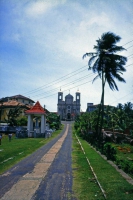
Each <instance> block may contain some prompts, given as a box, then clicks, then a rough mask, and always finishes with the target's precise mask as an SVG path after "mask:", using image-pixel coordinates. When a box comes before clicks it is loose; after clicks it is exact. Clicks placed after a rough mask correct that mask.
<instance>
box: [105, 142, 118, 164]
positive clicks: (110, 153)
mask: <svg viewBox="0 0 133 200" xmlns="http://www.w3.org/2000/svg"><path fill="white" fill-rule="evenodd" d="M103 152H104V154H105V155H106V157H107V159H108V160H112V161H115V160H116V153H117V152H116V149H115V147H113V146H112V145H111V143H106V144H105V145H104V149H103Z"/></svg>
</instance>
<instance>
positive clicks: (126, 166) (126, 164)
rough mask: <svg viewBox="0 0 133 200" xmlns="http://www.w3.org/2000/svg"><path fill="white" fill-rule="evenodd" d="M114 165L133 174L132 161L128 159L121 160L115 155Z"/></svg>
mask: <svg viewBox="0 0 133 200" xmlns="http://www.w3.org/2000/svg"><path fill="white" fill-rule="evenodd" d="M115 163H116V165H117V166H118V167H119V168H121V169H122V170H123V171H124V172H126V173H129V174H133V163H132V161H130V160H123V159H119V158H118V157H116V162H115Z"/></svg>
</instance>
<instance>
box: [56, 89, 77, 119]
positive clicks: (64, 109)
mask: <svg viewBox="0 0 133 200" xmlns="http://www.w3.org/2000/svg"><path fill="white" fill-rule="evenodd" d="M75 95H76V98H75V101H74V97H73V96H72V95H71V94H70V93H69V94H68V95H66V96H65V100H63V92H62V91H60V92H58V104H57V113H58V115H60V119H61V120H70V121H71V120H75V118H76V116H77V115H80V106H81V104H80V99H81V95H80V92H76V94H75Z"/></svg>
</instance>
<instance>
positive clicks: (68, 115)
mask: <svg viewBox="0 0 133 200" xmlns="http://www.w3.org/2000/svg"><path fill="white" fill-rule="evenodd" d="M67 120H68V121H70V120H71V114H70V113H67Z"/></svg>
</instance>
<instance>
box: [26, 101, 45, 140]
mask: <svg viewBox="0 0 133 200" xmlns="http://www.w3.org/2000/svg"><path fill="white" fill-rule="evenodd" d="M25 114H26V115H28V124H27V129H28V137H36V136H35V134H41V135H44V134H45V130H46V111H45V110H44V108H43V107H42V106H41V105H40V103H39V101H37V102H36V104H35V105H34V106H33V107H32V108H31V109H30V110H27V111H26V112H25ZM34 118H35V119H36V123H35V127H33V119H34ZM39 119H40V122H41V123H40V124H39Z"/></svg>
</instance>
